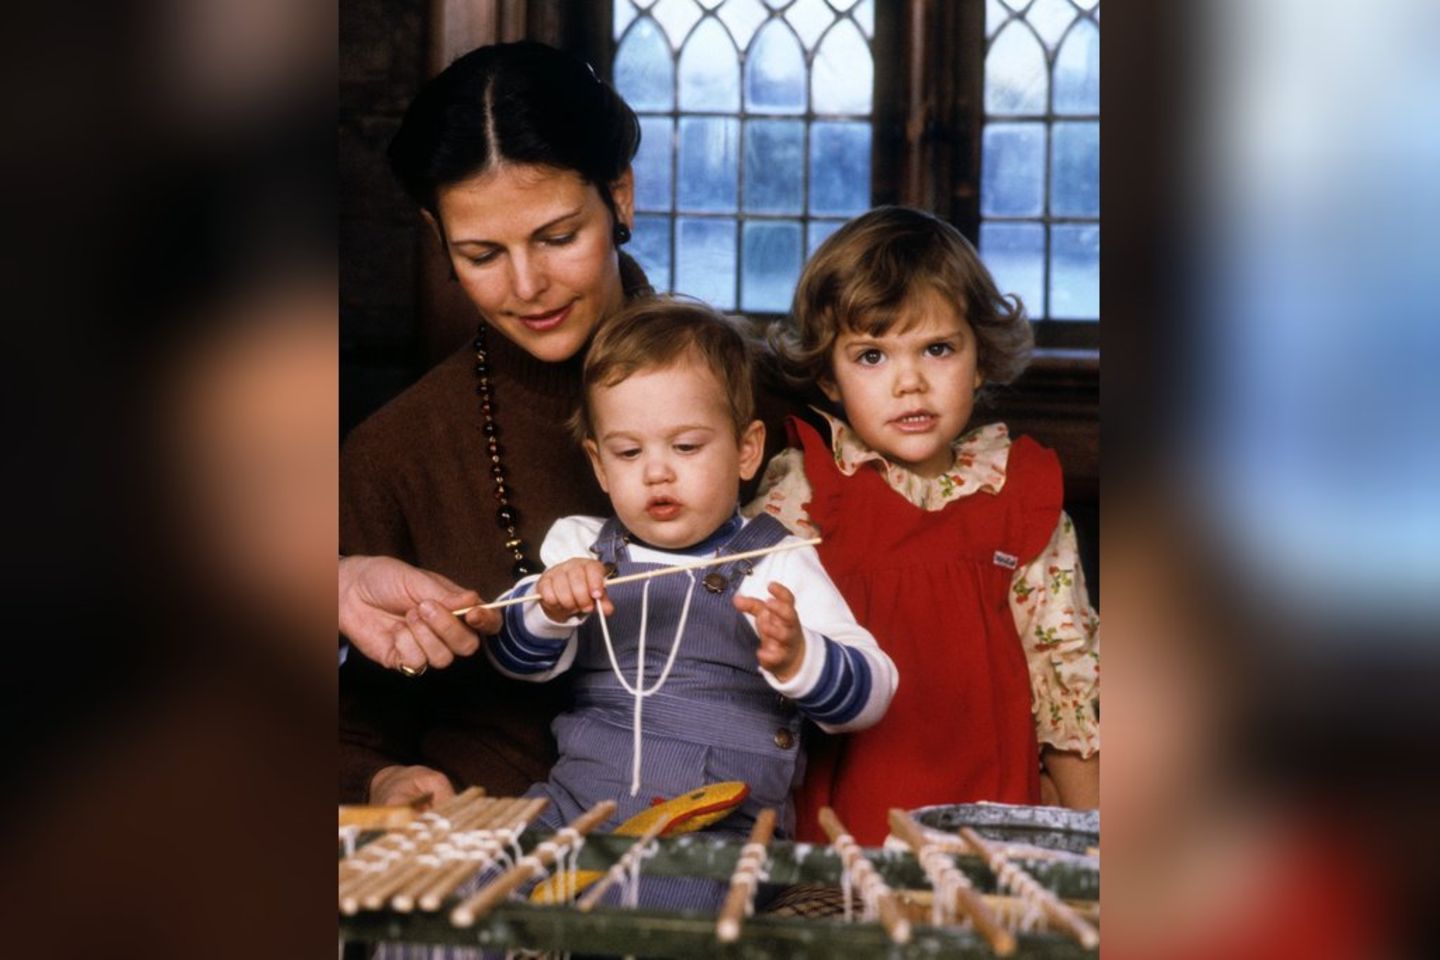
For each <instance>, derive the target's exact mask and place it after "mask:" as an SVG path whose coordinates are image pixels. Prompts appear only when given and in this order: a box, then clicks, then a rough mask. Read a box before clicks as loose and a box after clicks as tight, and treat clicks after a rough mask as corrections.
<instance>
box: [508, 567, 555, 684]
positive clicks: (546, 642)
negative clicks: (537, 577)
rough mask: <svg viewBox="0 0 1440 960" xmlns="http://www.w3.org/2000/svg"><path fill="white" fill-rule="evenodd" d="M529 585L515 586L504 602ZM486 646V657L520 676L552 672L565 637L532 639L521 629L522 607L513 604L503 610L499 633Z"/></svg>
mask: <svg viewBox="0 0 1440 960" xmlns="http://www.w3.org/2000/svg"><path fill="white" fill-rule="evenodd" d="M531 585H532V583H531V582H530V581H524V582H522V583H520V584H517V585H516V586H515V588H514V589H513V590H511V591H510V592H509V593H508V594H506V595H505V599H509V598H510V597H514V596H520V595H522V594H523V592H524V591H525V590H528V589H529V588H530V587H531ZM489 644H490V655H491V656H492V657H494V658H495V663H496V665H498V666H499V667H501V668H502V669H504V670H507V671H509V672H510V673H514V674H519V675H522V676H523V675H525V674H539V673H545V672H546V671H548V670H552V669H554V668H555V665H556V664H557V663H558V662H559V661H560V657H561V655H562V654H563V653H564V652H565V647H566V646H567V645H568V644H569V638H568V637H559V638H556V639H551V638H548V637H537V636H535V634H533V633H531V632H530V630H529V629H528V628H527V627H526V626H525V605H524V604H522V603H517V604H515V605H514V606H510V607H506V608H505V619H504V624H503V625H502V626H501V628H500V632H499V633H498V634H496V635H495V636H493V637H491V638H490V640H489Z"/></svg>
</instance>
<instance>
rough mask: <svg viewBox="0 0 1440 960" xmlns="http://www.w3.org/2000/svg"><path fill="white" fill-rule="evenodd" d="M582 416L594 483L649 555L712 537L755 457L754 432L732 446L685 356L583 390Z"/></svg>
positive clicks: (711, 389) (721, 413)
mask: <svg viewBox="0 0 1440 960" xmlns="http://www.w3.org/2000/svg"><path fill="white" fill-rule="evenodd" d="M590 410H591V422H592V424H593V426H594V428H595V438H594V439H593V440H586V441H585V450H586V452H587V453H589V454H590V462H591V463H592V464H593V465H594V467H595V476H596V477H598V478H599V480H600V486H602V487H604V488H605V492H606V493H608V494H610V502H611V503H612V504H613V505H614V507H615V513H616V515H617V516H618V517H619V518H620V520H621V522H623V523H624V524H625V526H626V527H627V528H629V530H630V532H631V533H634V534H635V535H636V536H638V537H639V538H640V539H642V540H644V541H645V542H646V543H650V544H653V545H654V546H657V547H665V548H669V549H676V548H681V547H688V546H690V545H691V544H694V543H698V542H700V541H701V540H704V539H705V538H706V537H707V536H709V535H710V534H711V533H713V532H714V531H715V529H716V528H717V527H719V526H720V524H722V523H724V522H725V521H726V520H727V519H729V518H730V516H731V514H733V513H734V511H735V502H736V499H737V498H738V496H739V493H740V481H741V480H742V479H749V478H750V477H752V476H754V475H755V471H756V470H757V469H758V468H759V466H760V459H761V457H762V456H763V454H764V440H765V427H764V425H763V424H761V423H760V422H759V421H758V420H757V421H754V422H753V423H751V424H750V426H749V427H748V428H747V429H746V431H745V433H744V435H743V436H742V437H741V438H740V439H739V440H738V441H737V440H736V438H735V426H734V422H733V421H732V419H731V416H730V404H729V403H728V402H727V400H726V396H725V389H724V387H723V386H722V385H721V383H720V381H719V379H718V378H717V377H716V376H715V374H713V373H712V372H711V371H710V369H709V368H708V367H706V366H705V365H704V364H702V363H698V362H696V361H694V360H692V359H690V358H688V357H687V358H682V359H681V360H679V361H678V362H676V363H675V364H673V365H671V366H669V367H664V368H656V369H650V370H641V371H638V372H636V373H634V374H631V375H630V376H629V377H627V378H626V379H624V380H622V381H621V382H620V383H617V384H615V385H614V386H612V387H599V388H596V389H594V390H592V391H591V393H590Z"/></svg>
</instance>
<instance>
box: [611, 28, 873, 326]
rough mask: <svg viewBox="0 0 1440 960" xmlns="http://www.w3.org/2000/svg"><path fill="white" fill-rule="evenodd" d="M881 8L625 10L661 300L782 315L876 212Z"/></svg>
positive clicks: (645, 243)
mask: <svg viewBox="0 0 1440 960" xmlns="http://www.w3.org/2000/svg"><path fill="white" fill-rule="evenodd" d="M874 15H875V12H874V0H858V2H857V0H614V25H613V38H614V40H615V44H616V49H615V58H614V66H613V75H614V83H615V87H616V89H617V90H618V91H619V92H620V94H621V95H622V96H624V97H625V99H626V100H627V101H629V103H630V105H631V106H632V107H634V108H635V110H636V112H637V113H639V114H640V123H641V126H642V128H643V135H642V140H641V146H640V154H639V156H637V157H636V160H635V186H636V216H635V239H634V241H633V242H632V244H631V246H630V247H629V248H628V249H629V250H630V252H631V254H632V255H633V256H634V257H635V258H636V259H637V260H638V261H639V262H640V264H641V266H643V267H644V268H645V272H646V273H647V274H648V275H649V277H650V281H651V283H652V284H654V286H655V288H656V289H657V290H674V291H679V292H681V293H686V294H690V295H691V296H696V297H700V298H701V299H704V300H706V301H708V302H710V303H711V304H713V305H715V306H716V307H719V308H721V309H724V310H736V309H738V310H743V311H747V312H758V313H767V312H774V313H783V312H785V311H787V310H788V309H789V307H790V298H791V295H792V294H793V292H794V289H795V281H796V280H797V278H798V277H799V275H800V267H801V265H802V264H803V263H804V260H805V258H806V257H807V256H808V255H809V253H810V252H811V251H813V250H814V249H815V247H816V246H817V245H819V243H820V241H822V240H824V239H825V237H827V236H829V235H830V234H831V233H832V232H834V230H835V229H836V228H837V227H838V226H840V224H842V223H844V222H845V221H846V220H847V219H849V218H850V217H853V216H855V215H856V214H858V213H862V212H864V211H865V210H867V209H869V208H870V205H871V204H870V198H871V176H870V151H871V139H872V133H871V120H872V116H873V106H872V100H873V97H874V82H873V81H874V58H873V54H872V51H871V40H872V38H873V35H874V32H875V25H874Z"/></svg>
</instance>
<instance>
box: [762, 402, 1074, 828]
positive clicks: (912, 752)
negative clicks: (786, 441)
mask: <svg viewBox="0 0 1440 960" xmlns="http://www.w3.org/2000/svg"><path fill="white" fill-rule="evenodd" d="M788 425H789V428H790V435H791V439H792V441H796V440H798V445H799V446H801V447H802V449H803V450H804V456H805V473H806V476H807V478H808V479H809V481H810V485H811V488H812V490H813V491H814V495H813V497H812V499H811V502H810V503H809V504H808V505H807V510H808V513H809V515H810V519H811V521H812V522H813V523H814V524H815V526H816V527H817V528H818V530H819V531H820V534H821V536H823V537H824V543H822V544H821V545H820V547H819V551H820V559H821V560H822V561H823V562H824V565H825V569H826V571H827V572H828V573H829V574H830V577H831V579H832V580H834V581H835V584H836V586H838V587H839V589H840V592H841V593H842V594H843V595H844V597H845V600H846V602H848V603H849V604H850V609H851V611H852V612H853V613H854V614H855V618H856V619H857V620H858V621H859V622H860V623H861V624H863V625H864V626H865V627H866V628H868V629H869V630H870V632H871V633H873V634H874V635H875V638H876V640H877V641H879V643H880V646H881V647H882V648H883V649H884V650H885V652H886V653H888V654H889V655H890V657H891V658H892V659H893V660H894V661H895V666H896V668H897V669H898V670H899V676H900V682H899V686H898V688H897V689H896V693H895V699H894V700H893V701H892V702H891V704H890V709H889V711H888V712H887V713H886V715H885V717H884V719H882V720H881V721H880V723H878V724H877V725H875V726H874V727H871V728H870V729H868V730H861V731H859V732H857V733H852V734H847V735H844V736H840V737H829V736H823V735H820V736H815V737H813V738H812V739H811V740H810V741H807V743H808V744H809V745H810V761H809V767H808V769H807V772H806V775H805V781H804V783H803V784H802V786H801V788H800V790H799V792H798V794H797V797H796V813H797V818H796V819H797V827H798V829H797V838H798V839H800V840H808V841H812V842H824V840H825V838H824V835H823V834H822V833H821V831H820V829H819V826H818V820H817V815H818V813H819V810H820V808H821V807H822V806H830V807H832V808H834V810H835V812H836V814H838V815H839V817H840V820H841V821H842V822H843V823H844V824H845V825H846V827H848V828H849V829H850V831H851V833H852V835H853V836H854V837H855V839H856V840H857V841H858V842H860V843H861V844H863V845H866V846H873V845H878V844H879V843H880V842H881V841H882V840H884V838H885V835H886V834H887V833H888V832H889V827H888V826H887V824H886V815H887V812H888V811H889V809H890V808H891V807H900V808H901V809H907V810H908V809H912V808H914V807H920V806H926V805H929V804H942V803H971V802H975V801H978V800H991V801H996V802H1002V803H1030V804H1033V803H1039V802H1040V771H1039V749H1038V746H1037V743H1036V739H1035V723H1034V720H1033V719H1032V716H1031V693H1030V674H1029V667H1028V665H1027V662H1026V659H1025V652H1024V649H1023V648H1022V646H1021V643H1020V637H1019V636H1018V634H1017V633H1016V630H1015V620H1014V617H1013V616H1012V615H1011V613H1010V602H1009V598H1010V588H1011V582H1012V580H1013V578H1014V576H1015V571H1016V569H1017V568H1018V567H1019V566H1023V565H1025V564H1027V563H1029V562H1030V561H1032V560H1034V559H1035V557H1037V556H1038V555H1039V554H1040V552H1041V551H1042V550H1044V549H1045V545H1046V544H1047V543H1049V541H1050V537H1051V536H1052V535H1053V533H1054V531H1055V525H1056V524H1057V523H1058V522H1059V519H1060V509H1061V501H1062V479H1061V472H1060V463H1059V460H1058V459H1057V458H1056V456H1055V453H1054V451H1052V450H1049V449H1047V448H1045V447H1042V446H1041V445H1040V444H1038V443H1036V442H1034V441H1033V440H1030V439H1029V438H1028V437H1021V438H1019V439H1017V440H1015V441H1014V442H1013V443H1012V444H1011V447H1010V453H1009V460H1008V464H1007V467H1006V472H1005V483H1004V485H1003V486H1002V487H1001V490H1000V493H998V494H990V493H987V492H978V493H975V494H972V495H970V496H967V497H962V498H960V499H958V500H954V501H952V502H950V503H949V504H947V505H946V506H945V507H944V509H942V510H938V511H927V510H923V509H921V508H920V507H917V506H915V505H914V504H912V503H910V502H909V501H908V500H906V499H905V498H904V497H903V496H901V495H900V494H899V493H896V492H895V491H894V490H892V489H891V488H890V487H889V485H887V484H886V482H885V478H884V477H883V475H882V474H881V473H880V472H879V471H878V470H875V469H873V468H872V467H869V466H864V467H862V468H861V469H859V470H857V471H856V472H855V474H854V475H853V476H848V477H847V476H845V475H844V474H842V473H841V472H840V471H839V469H838V468H837V467H836V465H835V456H834V453H833V450H832V448H831V445H830V443H829V442H828V440H827V439H825V438H822V437H821V436H820V434H819V433H818V432H817V431H816V430H815V429H814V428H813V427H811V426H810V425H809V424H806V423H804V422H802V421H799V420H796V419H794V418H791V420H790V421H789V424H788ZM808 732H809V733H812V734H815V733H818V731H815V730H813V729H812V730H810V731H808Z"/></svg>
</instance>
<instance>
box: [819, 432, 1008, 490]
mask: <svg viewBox="0 0 1440 960" xmlns="http://www.w3.org/2000/svg"><path fill="white" fill-rule="evenodd" d="M812 409H815V408H812ZM816 412H817V413H819V414H820V415H821V416H823V417H824V418H825V420H826V422H828V423H829V424H830V448H831V450H832V451H834V453H835V466H836V467H837V468H838V469H839V470H840V472H841V473H843V474H845V475H846V476H847V477H848V476H853V475H854V474H855V471H857V470H859V469H860V467H861V466H863V465H864V464H867V463H868V464H874V469H876V470H879V471H880V472H881V474H882V475H883V476H884V477H885V482H886V483H887V484H889V486H890V488H891V489H892V490H894V491H895V492H896V493H898V494H900V495H901V496H902V497H904V498H905V499H906V500H909V501H910V502H911V503H913V504H915V506H917V507H920V508H921V509H922V510H939V509H940V508H941V507H943V506H945V504H947V503H949V502H951V501H952V500H959V499H960V498H961V497H968V496H970V495H971V494H972V493H977V492H984V493H989V494H997V493H999V492H1000V490H1001V488H1003V487H1004V486H1005V466H1006V464H1007V463H1008V462H1009V459H1010V431H1009V430H1008V429H1007V428H1006V426H1005V424H1003V423H990V424H986V425H985V426H983V427H976V428H975V429H974V430H971V431H970V432H969V433H966V434H964V435H962V436H961V437H960V438H959V439H957V440H956V441H955V442H954V443H953V444H951V448H952V449H953V450H954V451H955V462H954V464H953V465H952V466H951V468H950V469H949V470H947V471H946V472H944V473H942V474H941V475H940V476H938V477H922V476H919V475H918V474H915V473H912V472H911V471H909V470H907V469H906V468H905V467H902V466H899V465H898V464H894V463H891V462H890V461H889V460H887V459H885V456H884V455H883V454H881V453H879V452H877V451H875V450H872V449H871V448H870V447H869V446H868V445H867V444H866V443H865V441H863V440H861V439H860V437H859V436H858V435H857V434H856V433H855V431H854V430H852V429H850V425H849V424H848V423H846V422H845V421H844V420H841V419H839V418H837V417H832V416H831V415H830V414H828V413H826V412H825V411H823V410H819V409H816Z"/></svg>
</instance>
